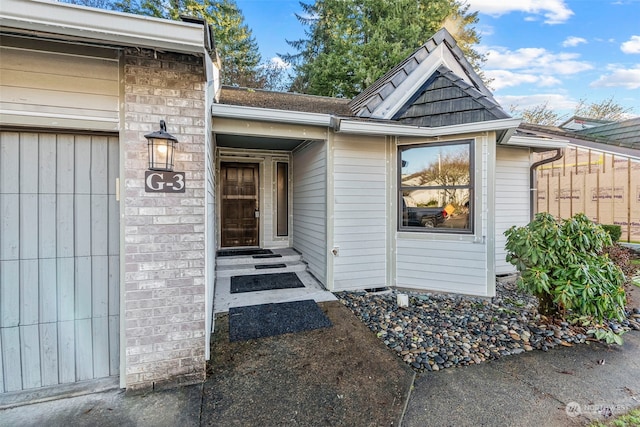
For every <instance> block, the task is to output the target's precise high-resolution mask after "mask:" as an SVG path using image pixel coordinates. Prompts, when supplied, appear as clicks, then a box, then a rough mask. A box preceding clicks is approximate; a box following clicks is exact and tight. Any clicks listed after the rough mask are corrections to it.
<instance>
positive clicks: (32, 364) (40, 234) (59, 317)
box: [0, 131, 119, 392]
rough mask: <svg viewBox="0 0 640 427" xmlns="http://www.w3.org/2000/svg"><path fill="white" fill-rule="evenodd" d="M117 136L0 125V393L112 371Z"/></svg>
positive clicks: (114, 351)
mask: <svg viewBox="0 0 640 427" xmlns="http://www.w3.org/2000/svg"><path fill="white" fill-rule="evenodd" d="M117 173H118V140H117V138H116V137H110V136H92V135H89V136H87V135H71V134H69V135H67V134H49V133H28V132H6V131H5V132H0V219H1V222H0V355H1V359H2V369H1V370H0V392H11V391H18V390H25V389H33V388H38V387H45V386H53V385H57V384H65V383H73V382H77V381H83V380H90V379H94V378H103V377H108V376H113V375H117V374H118V371H119V366H118V362H119V350H118V344H119V255H118V254H119V220H118V216H119V214H118V209H119V208H118V203H117V202H116V197H115V181H116V176H117Z"/></svg>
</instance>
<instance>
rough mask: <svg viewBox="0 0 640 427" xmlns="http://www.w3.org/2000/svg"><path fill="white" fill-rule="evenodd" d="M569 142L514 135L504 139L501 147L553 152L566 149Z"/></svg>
mask: <svg viewBox="0 0 640 427" xmlns="http://www.w3.org/2000/svg"><path fill="white" fill-rule="evenodd" d="M567 144H569V141H568V140H566V139H554V138H536V137H530V136H518V135H514V136H512V137H511V138H508V139H505V140H504V141H503V142H502V144H501V145H506V146H512V147H527V148H532V149H535V150H538V151H545V150H555V149H558V148H566V147H567Z"/></svg>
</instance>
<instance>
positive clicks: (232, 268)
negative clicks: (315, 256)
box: [216, 258, 307, 278]
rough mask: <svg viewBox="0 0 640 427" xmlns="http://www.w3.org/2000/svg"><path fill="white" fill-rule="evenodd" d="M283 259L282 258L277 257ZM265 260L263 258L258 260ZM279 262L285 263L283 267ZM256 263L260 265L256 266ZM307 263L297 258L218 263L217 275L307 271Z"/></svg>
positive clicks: (229, 275)
mask: <svg viewBox="0 0 640 427" xmlns="http://www.w3.org/2000/svg"><path fill="white" fill-rule="evenodd" d="M277 259H279V260H282V258H277ZM258 261H263V260H258ZM279 264H283V265H284V267H281V266H280V265H279ZM256 265H257V266H259V267H258V268H256ZM268 266H275V268H269V267H268ZM306 269H307V264H306V263H304V262H302V261H300V260H297V261H291V262H282V261H280V262H277V263H263V262H257V263H253V264H231V265H218V266H217V267H216V277H219V278H220V277H232V276H246V275H252V274H270V273H289V272H299V271H305V270H306Z"/></svg>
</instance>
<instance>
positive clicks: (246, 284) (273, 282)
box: [231, 273, 304, 294]
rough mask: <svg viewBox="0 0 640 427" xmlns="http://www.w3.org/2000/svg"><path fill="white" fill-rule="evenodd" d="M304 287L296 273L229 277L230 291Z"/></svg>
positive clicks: (234, 292)
mask: <svg viewBox="0 0 640 427" xmlns="http://www.w3.org/2000/svg"><path fill="white" fill-rule="evenodd" d="M291 288H304V285H303V284H302V282H301V281H300V279H299V278H298V275H297V274H296V273H273V274H249V275H246V276H233V277H231V293H232V294H239V293H242V292H256V291H269V290H272V289H291Z"/></svg>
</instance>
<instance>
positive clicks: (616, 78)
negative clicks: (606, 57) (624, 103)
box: [589, 64, 640, 89]
mask: <svg viewBox="0 0 640 427" xmlns="http://www.w3.org/2000/svg"><path fill="white" fill-rule="evenodd" d="M609 69H610V71H611V73H609V74H604V75H602V76H600V78H598V80H596V81H593V82H591V84H589V86H591V87H624V88H627V89H638V88H640V64H638V65H636V66H635V67H634V68H619V67H618V66H611V67H609Z"/></svg>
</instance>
